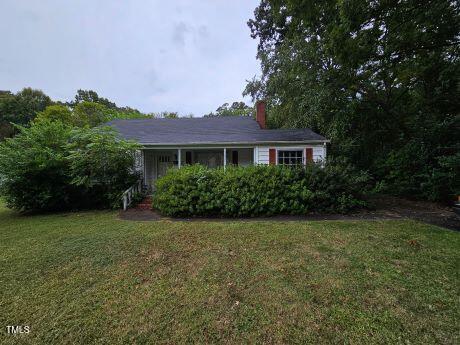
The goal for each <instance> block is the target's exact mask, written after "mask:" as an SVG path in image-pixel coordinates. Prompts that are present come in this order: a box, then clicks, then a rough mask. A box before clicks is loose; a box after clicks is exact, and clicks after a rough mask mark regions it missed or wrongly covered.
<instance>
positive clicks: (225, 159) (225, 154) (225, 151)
mask: <svg viewBox="0 0 460 345" xmlns="http://www.w3.org/2000/svg"><path fill="white" fill-rule="evenodd" d="M226 167H227V148H226V147H224V170H225V168H226Z"/></svg>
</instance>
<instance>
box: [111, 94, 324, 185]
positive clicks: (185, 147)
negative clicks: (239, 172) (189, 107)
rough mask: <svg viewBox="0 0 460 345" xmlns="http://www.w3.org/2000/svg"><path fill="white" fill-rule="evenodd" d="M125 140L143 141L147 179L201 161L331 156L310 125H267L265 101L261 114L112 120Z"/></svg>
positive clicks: (287, 161)
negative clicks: (274, 126)
mask: <svg viewBox="0 0 460 345" xmlns="http://www.w3.org/2000/svg"><path fill="white" fill-rule="evenodd" d="M109 125H111V126H112V127H114V128H115V129H117V130H118V131H119V133H120V134H121V136H122V137H123V138H124V139H131V140H135V141H137V142H139V143H140V144H141V145H142V150H141V155H140V160H139V164H138V168H139V169H140V170H141V171H142V175H143V183H144V185H146V186H150V187H152V186H153V183H154V181H155V180H156V179H157V178H159V177H161V176H162V175H164V174H165V173H166V171H167V169H169V168H171V167H176V168H180V167H181V166H184V165H185V164H195V163H200V164H203V165H206V166H208V167H219V166H220V167H224V168H225V167H226V166H227V165H229V164H234V165H240V166H247V165H252V164H278V165H303V164H307V163H308V162H310V161H312V162H313V161H321V160H323V159H325V157H326V143H327V142H328V140H326V138H324V137H323V136H321V135H319V134H317V133H315V132H313V131H311V130H310V129H307V128H305V129H267V128H266V126H265V103H264V102H263V101H259V102H257V104H256V119H255V120H254V119H253V118H250V117H243V116H226V117H207V118H180V119H141V120H114V121H111V122H110V123H109Z"/></svg>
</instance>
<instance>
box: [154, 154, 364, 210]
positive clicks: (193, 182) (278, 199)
mask: <svg viewBox="0 0 460 345" xmlns="http://www.w3.org/2000/svg"><path fill="white" fill-rule="evenodd" d="M367 183H368V176H367V174H366V173H363V172H359V171H356V170H355V169H353V167H351V166H350V165H348V164H345V163H343V162H342V163H340V164H338V163H330V164H326V166H325V168H321V167H320V166H317V165H309V166H307V167H306V168H297V169H294V168H286V167H280V166H251V167H228V168H227V169H226V170H223V169H208V168H206V167H203V166H200V165H194V166H188V167H184V168H182V169H179V170H178V169H170V170H169V172H168V173H167V174H166V175H165V176H163V177H162V178H160V179H158V180H157V182H156V191H155V193H154V197H153V205H154V207H155V208H157V209H158V210H159V211H160V212H161V213H163V214H165V215H168V216H230V217H238V216H262V215H277V214H298V215H301V214H307V213H312V212H340V213H345V212H348V211H350V210H352V209H354V208H356V207H360V206H365V204H366V203H365V201H364V200H363V194H364V192H365V190H366V187H367Z"/></svg>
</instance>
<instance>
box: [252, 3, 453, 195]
mask: <svg viewBox="0 0 460 345" xmlns="http://www.w3.org/2000/svg"><path fill="white" fill-rule="evenodd" d="M249 26H250V28H251V31H252V36H253V37H254V38H257V39H258V40H259V46H258V58H259V59H260V61H261V65H262V77H261V78H260V79H254V80H253V81H251V82H249V84H248V85H247V87H246V91H245V93H246V94H249V95H251V96H252V97H253V98H254V99H258V98H265V99H266V100H267V101H268V106H269V111H268V114H269V118H268V124H269V125H271V126H272V127H293V128H296V127H310V128H312V129H313V130H315V131H318V132H319V133H321V134H323V135H325V136H326V137H328V138H329V139H331V140H332V143H331V150H330V151H329V152H330V153H331V154H332V155H335V156H345V157H347V158H349V159H350V160H351V161H353V162H355V163H356V164H358V166H359V167H361V168H365V169H368V170H370V172H371V173H372V174H373V175H374V176H375V177H376V180H378V181H380V184H379V187H380V189H381V190H385V191H389V192H392V193H397V194H403V195H407V196H419V197H423V198H428V199H446V198H451V197H452V196H453V195H455V194H460V189H459V188H460V187H459V181H460V175H459V171H458V169H459V168H458V166H459V165H458V161H459V157H458V154H459V153H458V152H459V149H460V145H459V137H458V130H459V116H458V114H459V109H460V97H459V94H458V91H459V89H458V87H459V84H458V80H459V77H460V63H459V51H460V45H459V35H460V11H459V4H458V1H455V0H435V1H432V0H429V1H419V0H405V1H396V0H391V1H383V0H378V1H362V0H348V1H340V0H325V1H315V0H262V1H261V3H260V5H259V6H258V7H257V8H256V10H255V18H254V19H253V20H250V21H249Z"/></svg>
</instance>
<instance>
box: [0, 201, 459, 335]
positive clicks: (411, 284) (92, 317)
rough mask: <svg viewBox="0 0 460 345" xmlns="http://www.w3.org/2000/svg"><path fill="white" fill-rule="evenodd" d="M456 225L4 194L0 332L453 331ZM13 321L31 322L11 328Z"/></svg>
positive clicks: (455, 325)
mask: <svg viewBox="0 0 460 345" xmlns="http://www.w3.org/2000/svg"><path fill="white" fill-rule="evenodd" d="M459 256H460V233H456V232H452V231H446V230H443V229H441V228H437V227H435V226H430V225H425V224H421V223H417V222H414V221H321V222H268V221H267V222H229V223H224V222H189V223H187V222H167V221H162V222H131V221H122V220H119V219H117V216H116V213H114V212H85V213H68V214H57V215H41V216H29V217H24V216H19V215H17V214H15V213H13V212H11V211H8V210H6V209H5V208H4V207H3V206H0V260H1V261H0V264H1V272H0V290H1V295H0V296H1V297H0V326H1V327H2V333H1V334H0V343H5V344H9V343H15V342H17V343H30V344H37V343H46V344H50V343H59V344H88V343H100V344H117V343H126V344H132V343H145V344H151V343H171V344H173V343H184V342H193V343H221V342H224V343H235V344H236V343H248V342H249V343H299V344H300V343H355V344H368V343H411V344H412V343H419V344H429V343H452V344H453V343H457V344H458V342H459V341H460V339H459V332H460V330H459V320H460V315H459V314H460V311H459V310H460V302H459V301H460V297H459V286H460V278H459ZM7 325H29V326H30V327H31V332H30V333H29V334H27V335H17V336H12V335H7V333H6V326H7Z"/></svg>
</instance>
